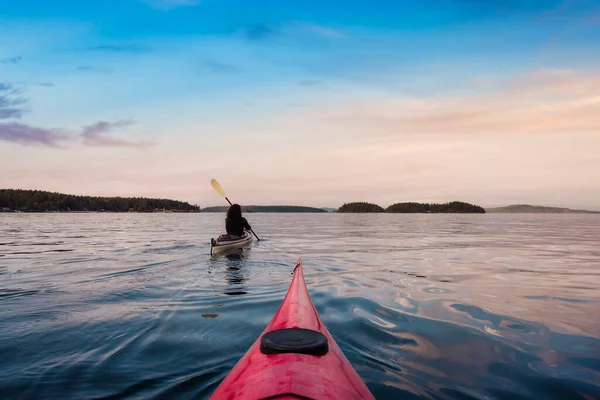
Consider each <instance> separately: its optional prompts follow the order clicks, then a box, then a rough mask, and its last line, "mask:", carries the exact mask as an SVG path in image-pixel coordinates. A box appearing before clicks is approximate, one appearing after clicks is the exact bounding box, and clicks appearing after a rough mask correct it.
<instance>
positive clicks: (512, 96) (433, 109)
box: [314, 70, 600, 135]
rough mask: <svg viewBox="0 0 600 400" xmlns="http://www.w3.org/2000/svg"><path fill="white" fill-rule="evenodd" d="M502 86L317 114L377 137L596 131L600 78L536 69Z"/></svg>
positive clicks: (363, 104) (361, 104)
mask: <svg viewBox="0 0 600 400" xmlns="http://www.w3.org/2000/svg"><path fill="white" fill-rule="evenodd" d="M497 83H499V85H498V86H499V88H498V89H496V90H487V91H484V92H481V91H480V90H475V89H474V90H473V92H472V94H470V95H462V96H431V97H428V98H411V97H391V98H385V99H381V100H360V101H354V102H348V103H345V104H342V105H339V106H337V107H335V108H331V109H325V110H323V109H321V110H314V113H315V114H316V115H318V116H320V117H321V118H324V119H325V120H327V121H330V122H331V121H333V122H337V123H342V124H351V126H352V127H354V128H363V129H366V131H368V132H369V134H373V133H375V132H380V133H382V134H385V135H399V134H413V133H436V134H437V133H445V134H458V135H462V134H469V135H470V134H477V135H485V134H539V133H562V132H597V131H598V128H599V127H600V97H599V96H598V93H600V74H598V73H588V72H580V71H568V70H567V71H564V70H558V71H555V70H551V71H538V72H535V73H530V74H526V75H522V76H519V77H517V78H516V79H512V80H505V81H501V82H497Z"/></svg>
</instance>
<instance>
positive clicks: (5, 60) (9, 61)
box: [0, 56, 23, 64]
mask: <svg viewBox="0 0 600 400" xmlns="http://www.w3.org/2000/svg"><path fill="white" fill-rule="evenodd" d="M22 60H23V59H22V58H21V56H15V57H8V58H1V59H0V64H18V63H20V62H21V61H22Z"/></svg>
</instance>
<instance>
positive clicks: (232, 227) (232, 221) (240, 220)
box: [225, 204, 252, 236]
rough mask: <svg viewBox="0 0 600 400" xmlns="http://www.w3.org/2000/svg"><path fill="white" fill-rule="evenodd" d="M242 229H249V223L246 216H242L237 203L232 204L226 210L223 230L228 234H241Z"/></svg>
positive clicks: (240, 208) (242, 232)
mask: <svg viewBox="0 0 600 400" xmlns="http://www.w3.org/2000/svg"><path fill="white" fill-rule="evenodd" d="M244 229H246V230H247V231H249V230H251V229H252V228H251V227H250V224H249V223H248V221H247V220H246V218H244V217H242V207H240V205H239V204H233V205H232V206H231V207H229V210H227V218H225V230H227V234H228V235H229V236H242V235H243V234H244Z"/></svg>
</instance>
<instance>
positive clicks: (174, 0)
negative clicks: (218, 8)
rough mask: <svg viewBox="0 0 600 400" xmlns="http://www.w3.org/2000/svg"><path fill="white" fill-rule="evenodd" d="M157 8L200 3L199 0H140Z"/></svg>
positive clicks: (168, 8)
mask: <svg viewBox="0 0 600 400" xmlns="http://www.w3.org/2000/svg"><path fill="white" fill-rule="evenodd" d="M140 1H141V2H142V3H145V4H147V5H148V6H150V7H152V8H156V9H158V10H171V9H173V8H178V7H191V6H197V5H199V4H200V0H140Z"/></svg>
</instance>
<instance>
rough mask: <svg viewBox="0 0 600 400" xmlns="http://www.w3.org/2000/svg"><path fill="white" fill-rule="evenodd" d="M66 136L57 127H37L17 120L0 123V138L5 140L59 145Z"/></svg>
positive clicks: (27, 143) (25, 143)
mask: <svg viewBox="0 0 600 400" xmlns="http://www.w3.org/2000/svg"><path fill="white" fill-rule="evenodd" d="M68 138H69V136H68V135H67V134H66V133H65V132H64V131H61V130H58V129H45V128H37V127H34V126H30V125H26V124H20V123H17V122H12V123H0V140H4V141H7V142H13V143H20V144H24V145H33V144H39V145H44V146H49V147H60V146H59V143H60V142H61V141H63V140H67V139H68Z"/></svg>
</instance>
